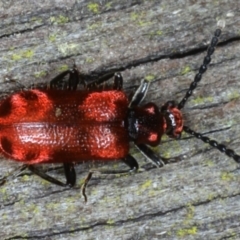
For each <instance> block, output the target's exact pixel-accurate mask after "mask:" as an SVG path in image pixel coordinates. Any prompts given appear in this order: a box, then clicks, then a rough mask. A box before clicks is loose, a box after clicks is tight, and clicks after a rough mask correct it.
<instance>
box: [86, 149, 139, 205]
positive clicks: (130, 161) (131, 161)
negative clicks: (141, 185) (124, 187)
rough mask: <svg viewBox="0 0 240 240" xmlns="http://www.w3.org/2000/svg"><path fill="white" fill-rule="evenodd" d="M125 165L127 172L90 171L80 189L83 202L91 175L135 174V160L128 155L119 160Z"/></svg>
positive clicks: (136, 165) (136, 167)
mask: <svg viewBox="0 0 240 240" xmlns="http://www.w3.org/2000/svg"><path fill="white" fill-rule="evenodd" d="M121 160H122V161H123V162H124V163H125V164H126V165H128V166H129V169H127V170H119V171H111V170H103V169H91V170H90V171H89V173H88V175H87V177H86V178H85V179H84V182H83V185H82V187H81V191H82V195H83V197H84V200H85V202H87V195H86V188H87V184H88V182H89V181H90V180H91V178H92V175H93V174H94V173H98V174H124V175H125V174H130V173H133V172H136V171H137V170H138V168H139V167H138V163H137V161H136V159H135V158H134V157H133V156H131V155H130V154H128V155H127V156H126V157H125V158H123V159H121Z"/></svg>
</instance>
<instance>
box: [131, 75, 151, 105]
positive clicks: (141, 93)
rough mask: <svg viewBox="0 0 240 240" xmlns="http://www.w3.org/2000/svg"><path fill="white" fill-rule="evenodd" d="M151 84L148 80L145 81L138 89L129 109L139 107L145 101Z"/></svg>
mask: <svg viewBox="0 0 240 240" xmlns="http://www.w3.org/2000/svg"><path fill="white" fill-rule="evenodd" d="M149 85H150V82H149V81H147V80H145V79H144V80H143V81H142V82H141V84H140V86H139V87H138V89H137V91H136V92H135V93H134V95H133V97H132V99H131V102H130V103H129V106H128V107H129V108H131V107H135V106H138V105H139V104H140V103H141V102H142V101H143V99H144V98H145V96H146V94H147V91H148V88H149Z"/></svg>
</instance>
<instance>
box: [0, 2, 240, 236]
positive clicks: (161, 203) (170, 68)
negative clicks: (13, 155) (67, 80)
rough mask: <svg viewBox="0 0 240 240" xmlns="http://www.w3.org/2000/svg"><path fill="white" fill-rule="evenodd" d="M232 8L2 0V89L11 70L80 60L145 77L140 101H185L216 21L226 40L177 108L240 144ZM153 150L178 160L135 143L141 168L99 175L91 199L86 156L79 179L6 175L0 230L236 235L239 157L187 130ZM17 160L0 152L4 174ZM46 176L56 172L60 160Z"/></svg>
mask: <svg viewBox="0 0 240 240" xmlns="http://www.w3.org/2000/svg"><path fill="white" fill-rule="evenodd" d="M239 11H240V6H239V3H238V1H207V2H206V1H203V0H201V1H169V0H165V1H99V2H96V3H93V2H90V1H84V0H83V1H73V0H68V1H63V0H62V1H44V0H39V1H26V0H19V1H17V2H15V1H5V0H2V1H1V2H0V19H1V21H0V26H1V27H0V53H1V54H0V59H1V60H0V74H1V79H0V81H1V83H0V87H1V91H2V92H8V91H9V89H10V87H12V86H10V85H9V84H8V83H6V81H5V79H6V77H8V78H13V79H16V80H17V81H18V82H20V83H22V84H24V85H26V86H29V85H30V84H32V83H37V82H47V81H49V80H50V79H51V77H53V76H55V75H56V74H57V73H59V72H61V71H62V70H64V69H65V68H66V67H67V66H69V67H71V66H72V64H73V63H74V62H75V63H76V65H77V67H78V68H79V69H81V70H82V71H84V72H86V73H89V74H93V73H97V74H101V73H103V72H108V71H112V70H114V71H121V72H122V75H123V77H124V89H125V90H126V91H128V92H131V91H134V89H136V87H137V86H138V85H139V83H140V81H141V79H143V78H144V77H147V78H151V79H152V84H151V87H150V89H149V93H148V95H147V97H146V100H145V102H148V101H153V102H156V103H157V104H158V105H159V106H161V105H162V104H163V103H164V102H165V101H167V100H172V99H175V100H177V101H180V100H181V98H182V97H183V95H184V94H185V91H186V89H187V88H188V86H189V84H190V82H191V81H192V80H193V78H194V74H195V73H196V70H197V69H198V67H199V66H200V64H201V62H202V59H203V57H204V55H205V52H206V46H207V44H208V43H209V40H210V38H211V37H212V34H213V32H214V30H215V29H216V28H217V21H218V20H220V19H223V20H225V22H226V27H225V29H224V30H223V34H222V37H221V43H220V45H219V46H218V48H217V50H216V52H215V54H214V57H213V61H212V64H211V65H210V67H209V69H208V71H207V73H206V74H205V76H204V78H203V79H202V81H201V83H200V84H199V87H198V88H197V89H196V91H194V96H193V97H192V98H191V99H190V100H189V102H188V103H187V105H186V107H185V109H184V118H185V124H186V125H188V126H190V127H191V128H193V129H195V130H196V131H199V132H202V133H206V134H207V136H209V137H212V138H215V139H217V140H218V141H219V142H222V143H225V144H227V145H228V146H229V147H231V148H233V149H235V150H236V151H237V152H238V153H240V146H239V142H240V141H239V136H240V127H239V122H240V81H239V76H240V70H239V69H240V32H239V29H240V15H239ZM156 151H157V152H158V153H159V154H160V155H162V156H165V157H176V156H177V157H179V159H181V161H179V162H175V163H169V164H168V165H166V166H165V167H164V168H161V169H156V168H154V167H151V165H150V164H147V163H146V162H145V161H144V158H143V157H142V156H141V154H140V153H138V152H137V151H136V149H132V153H133V154H134V156H135V157H136V158H137V159H138V160H139V164H140V165H141V166H142V167H145V171H140V172H139V173H137V174H135V175H130V176H125V177H117V178H116V177H112V176H108V177H103V176H101V177H100V176H95V177H94V178H93V180H92V181H91V182H90V184H89V187H88V189H87V193H88V198H89V201H88V203H87V204H85V203H84V201H83V199H82V197H81V193H80V180H81V179H83V178H84V177H85V176H86V174H87V171H86V169H85V168H82V167H81V166H79V167H78V168H77V171H78V173H79V174H78V180H79V181H78V184H77V187H76V188H74V189H68V188H66V189H62V188H60V187H58V186H54V185H51V184H48V183H46V182H45V181H43V180H41V179H39V178H38V177H37V176H34V175H31V174H30V175H22V176H20V177H17V178H16V179H15V180H13V181H11V182H7V183H6V184H5V185H4V186H2V187H1V188H0V226H1V228H0V236H1V237H0V238H1V239H5V240H6V239H227V238H230V239H239V238H240V221H239V220H240V187H239V183H240V171H239V166H238V165H237V164H236V163H235V162H234V161H233V160H232V159H229V158H228V157H226V156H225V155H224V154H221V153H220V152H219V151H217V150H214V149H212V148H210V147H209V146H207V145H205V144H203V143H202V142H201V141H199V140H196V139H193V138H189V137H188V136H187V135H186V134H183V136H182V139H181V140H180V141H172V140H170V139H168V138H163V142H162V144H161V145H160V146H159V147H158V148H156ZM16 166H17V164H16V163H15V162H12V161H6V160H3V159H2V161H1V162H0V168H1V172H0V174H1V175H2V176H4V175H5V174H6V173H7V172H9V171H10V170H12V169H14V168H15V167H16ZM48 167H49V166H48ZM50 167H51V168H53V167H54V166H53V165H51V166H50ZM105 167H106V166H105ZM114 167H116V168H117V164H115V165H114ZM52 174H53V175H55V176H57V177H61V176H63V169H61V168H58V169H55V170H54V171H52Z"/></svg>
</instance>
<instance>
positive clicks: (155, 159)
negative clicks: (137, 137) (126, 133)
mask: <svg viewBox="0 0 240 240" xmlns="http://www.w3.org/2000/svg"><path fill="white" fill-rule="evenodd" d="M135 146H136V147H137V148H138V149H139V151H140V152H141V153H142V154H143V155H144V156H145V157H146V158H147V159H148V160H150V161H151V162H152V163H153V164H154V165H156V166H157V167H163V166H164V165H165V162H164V159H163V158H160V157H159V156H158V155H157V154H156V153H154V152H153V150H152V149H150V148H149V147H148V146H147V145H145V144H138V145H135Z"/></svg>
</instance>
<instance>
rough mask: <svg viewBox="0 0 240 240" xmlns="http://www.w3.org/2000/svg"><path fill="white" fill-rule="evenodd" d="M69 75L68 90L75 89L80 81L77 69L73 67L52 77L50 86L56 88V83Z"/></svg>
mask: <svg viewBox="0 0 240 240" xmlns="http://www.w3.org/2000/svg"><path fill="white" fill-rule="evenodd" d="M67 75H69V78H68V89H69V90H76V89H77V85H78V84H79V83H80V75H79V72H78V71H77V69H76V68H75V66H74V68H73V69H69V70H67V71H64V72H62V73H60V74H59V75H57V76H56V77H55V78H53V79H52V80H51V81H50V88H51V89H53V88H56V87H57V85H58V84H59V83H60V82H61V81H62V80H63V79H64V78H65V77H66V76H67ZM83 84H84V82H83Z"/></svg>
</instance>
